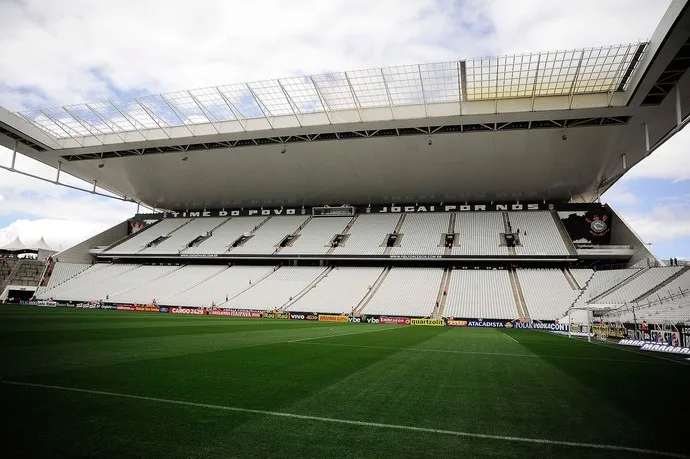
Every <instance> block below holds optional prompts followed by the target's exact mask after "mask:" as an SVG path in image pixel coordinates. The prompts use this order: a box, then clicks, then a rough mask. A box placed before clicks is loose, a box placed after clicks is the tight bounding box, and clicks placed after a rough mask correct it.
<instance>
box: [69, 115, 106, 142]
mask: <svg viewBox="0 0 690 459" xmlns="http://www.w3.org/2000/svg"><path fill="white" fill-rule="evenodd" d="M62 109H63V110H64V111H65V113H67V114H68V115H69V116H71V117H72V119H74V120H75V121H76V122H77V123H79V125H80V126H81V127H83V128H84V129H86V130H87V131H88V132H89V133H91V135H92V136H93V137H94V138H95V139H96V140H98V142H100V144H101V145H105V142H103V140H101V139H99V138H98V136H96V135H95V134H94V133H93V131H92V130H91V128H93V129H95V130H96V131H98V133H99V134H101V135H105V134H104V133H103V132H102V131H101V130H100V129H97V128H96V127H94V126H91V125H89V126H91V128H89V127H87V126H86V125H85V124H84V123H82V122H81V120H80V119H79V118H77V117H76V116H75V115H74V113H72V112H70V111H69V110H67V107H62ZM82 137H83V136H82Z"/></svg>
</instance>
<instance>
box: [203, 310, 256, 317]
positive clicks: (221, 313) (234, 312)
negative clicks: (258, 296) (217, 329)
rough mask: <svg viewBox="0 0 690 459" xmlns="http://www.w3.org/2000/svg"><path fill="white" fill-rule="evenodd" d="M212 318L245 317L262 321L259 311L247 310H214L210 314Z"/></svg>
mask: <svg viewBox="0 0 690 459" xmlns="http://www.w3.org/2000/svg"><path fill="white" fill-rule="evenodd" d="M210 314H211V315H212V316H230V317H245V318H251V319H260V318H261V313H260V312H258V311H249V310H247V309H214V310H212V311H211V313H210Z"/></svg>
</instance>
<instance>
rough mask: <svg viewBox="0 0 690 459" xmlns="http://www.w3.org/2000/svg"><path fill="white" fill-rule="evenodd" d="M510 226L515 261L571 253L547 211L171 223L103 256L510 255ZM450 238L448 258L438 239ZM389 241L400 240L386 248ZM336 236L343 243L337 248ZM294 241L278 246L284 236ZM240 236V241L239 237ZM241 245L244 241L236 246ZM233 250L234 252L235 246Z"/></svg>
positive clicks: (161, 223)
mask: <svg viewBox="0 0 690 459" xmlns="http://www.w3.org/2000/svg"><path fill="white" fill-rule="evenodd" d="M451 223H454V224H451ZM508 223H510V225H511V230H512V231H516V230H520V234H519V244H518V245H517V246H516V248H515V254H516V255H528V256H529V255H532V256H535V255H549V256H561V255H568V254H569V253H570V251H569V246H570V247H572V244H571V243H570V241H566V240H564V237H563V236H562V235H561V232H560V231H559V228H558V226H557V225H560V224H561V223H560V221H557V219H554V217H553V215H552V213H551V212H548V211H531V212H474V213H456V214H453V213H445V214H441V213H429V214H362V215H357V216H356V217H309V216H295V215H292V216H273V217H234V218H213V217H209V218H169V219H163V220H161V221H159V222H158V223H156V224H154V225H152V226H150V227H149V228H147V229H145V230H143V231H140V232H139V233H136V234H135V235H133V236H131V237H129V238H127V239H126V240H124V241H122V242H120V243H119V244H116V245H114V246H112V247H110V248H109V249H108V250H106V251H105V252H104V254H106V255H132V254H137V255H149V256H155V255H178V254H188V255H207V254H233V255H270V254H285V255H325V254H331V255H335V256H337V255H383V254H389V255H417V256H418V255H443V254H444V253H445V254H448V255H456V256H468V255H477V256H491V255H493V256H499V255H503V256H506V255H509V254H510V253H511V252H510V250H509V248H508V247H507V246H506V245H505V240H503V238H502V237H501V234H502V233H505V232H506V230H507V226H506V225H507V224H508ZM448 233H454V234H456V237H455V243H454V244H453V247H449V248H448V252H446V247H445V238H444V235H445V234H448ZM390 234H397V235H398V239H399V241H398V242H397V243H396V244H395V246H393V247H390V248H389V247H387V246H386V242H387V239H388V236H389V235H390ZM336 235H344V236H345V238H344V240H343V242H342V243H340V244H338V246H337V247H333V245H332V241H333V238H334V237H335V236H336ZM287 236H293V237H294V239H292V241H290V242H288V243H287V244H283V245H284V246H282V247H281V242H282V241H283V240H284V239H285V238H286V237H287ZM243 237H244V238H243ZM241 238H243V240H242V241H240V242H238V241H239V240H240V239H241ZM233 245H235V246H233Z"/></svg>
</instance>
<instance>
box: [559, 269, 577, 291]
mask: <svg viewBox="0 0 690 459" xmlns="http://www.w3.org/2000/svg"><path fill="white" fill-rule="evenodd" d="M561 271H562V272H563V275H564V276H565V278H566V280H567V281H568V283H569V284H570V286H571V287H572V288H573V290H582V289H581V288H580V285H579V284H578V283H577V280H576V279H575V277H573V274H572V273H571V272H570V270H568V269H566V268H561Z"/></svg>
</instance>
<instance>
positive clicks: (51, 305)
mask: <svg viewBox="0 0 690 459" xmlns="http://www.w3.org/2000/svg"><path fill="white" fill-rule="evenodd" d="M28 303H32V302H28ZM35 305H36V306H43V307H47V308H54V307H56V306H57V303H56V302H55V301H47V300H39V301H37V302H36V303H35Z"/></svg>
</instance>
